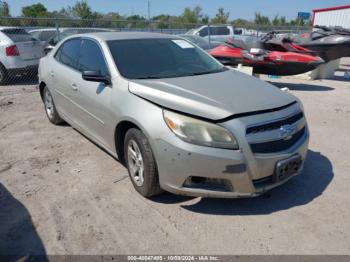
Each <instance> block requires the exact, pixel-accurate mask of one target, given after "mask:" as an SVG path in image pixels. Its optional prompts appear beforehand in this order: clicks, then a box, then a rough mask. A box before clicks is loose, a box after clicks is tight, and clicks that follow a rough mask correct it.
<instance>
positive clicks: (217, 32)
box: [210, 26, 230, 35]
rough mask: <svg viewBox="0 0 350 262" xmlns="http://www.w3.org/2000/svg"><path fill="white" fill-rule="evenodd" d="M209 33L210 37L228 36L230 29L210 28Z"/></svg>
mask: <svg viewBox="0 0 350 262" xmlns="http://www.w3.org/2000/svg"><path fill="white" fill-rule="evenodd" d="M210 33H211V34H212V35H229V34H230V29H228V28H227V27H226V26H225V27H211V28H210Z"/></svg>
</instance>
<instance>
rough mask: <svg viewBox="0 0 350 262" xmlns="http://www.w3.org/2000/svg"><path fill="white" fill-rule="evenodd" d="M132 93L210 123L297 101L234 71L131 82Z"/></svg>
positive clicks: (255, 79) (270, 86) (276, 89)
mask: <svg viewBox="0 0 350 262" xmlns="http://www.w3.org/2000/svg"><path fill="white" fill-rule="evenodd" d="M129 90H130V92H131V93H133V94H135V95H137V96H139V97H142V98H144V99H146V100H149V101H151V102H153V103H155V104H158V105H160V106H163V107H165V108H168V109H172V110H175V111H179V112H183V113H187V114H191V115H194V116H198V117H202V118H206V119H210V120H220V119H224V118H227V117H230V116H232V115H236V114H242V113H249V112H254V111H260V110H268V109H274V108H278V107H283V106H286V105H288V104H289V103H292V102H294V101H295V99H294V97H293V96H292V95H290V94H288V93H287V92H283V91H280V90H279V89H278V88H277V87H275V86H273V85H271V84H268V83H266V82H264V81H261V80H259V79H257V78H255V77H251V76H248V75H246V74H243V73H240V72H236V71H234V70H227V71H224V72H220V73H215V74H207V75H200V76H189V77H178V78H165V79H160V80H154V79H152V80H131V81H130V83H129Z"/></svg>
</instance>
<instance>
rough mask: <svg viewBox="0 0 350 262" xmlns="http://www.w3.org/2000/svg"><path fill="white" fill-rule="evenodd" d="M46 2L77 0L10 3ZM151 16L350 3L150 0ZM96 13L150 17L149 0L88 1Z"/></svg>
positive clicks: (292, 10)
mask: <svg viewBox="0 0 350 262" xmlns="http://www.w3.org/2000/svg"><path fill="white" fill-rule="evenodd" d="M38 2H41V3H43V4H44V5H45V6H46V7H47V9H48V10H49V11H52V10H57V9H60V8H61V7H64V6H68V5H71V6H72V5H74V3H75V2H76V1H75V0H8V1H7V3H8V4H9V5H10V11H11V14H12V15H14V16H17V15H20V14H21V9H22V7H23V6H26V5H31V4H34V3H38ZM150 2H151V16H155V15H158V14H160V13H164V14H170V15H180V14H181V13H182V11H183V9H184V8H185V7H194V6H196V5H200V6H201V7H202V8H203V13H205V14H208V15H209V16H211V17H212V16H214V15H215V13H216V10H217V9H218V8H219V7H224V8H225V9H226V10H227V11H229V12H230V19H236V18H245V19H253V18H254V13H255V12H256V11H260V12H261V13H262V14H264V15H268V16H270V17H273V16H274V15H276V14H279V15H281V16H286V17H287V18H288V19H291V18H293V19H294V18H295V17H296V16H297V13H298V12H311V11H312V9H315V8H323V7H332V6H339V5H346V4H350V1H349V0H337V1H336V0H317V1H315V0H289V1H285V0H150ZM88 3H89V5H90V6H91V7H92V9H93V10H95V11H99V12H103V13H107V12H111V11H115V12H119V13H120V14H125V15H131V14H139V15H143V16H147V0H88Z"/></svg>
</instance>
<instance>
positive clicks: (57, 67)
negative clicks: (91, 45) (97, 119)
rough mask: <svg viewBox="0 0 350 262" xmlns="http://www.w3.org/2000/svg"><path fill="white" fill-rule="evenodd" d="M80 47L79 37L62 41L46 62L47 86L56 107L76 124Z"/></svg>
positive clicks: (77, 121) (77, 119)
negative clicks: (51, 89)
mask: <svg viewBox="0 0 350 262" xmlns="http://www.w3.org/2000/svg"><path fill="white" fill-rule="evenodd" d="M80 47H81V39H80V38H74V39H69V40H67V41H66V42H64V43H63V44H62V45H61V46H60V48H59V49H58V51H57V52H56V54H54V59H52V60H51V61H52V63H50V64H48V65H47V66H48V67H49V68H48V69H49V78H50V80H49V81H48V82H49V83H48V86H49V88H50V87H52V88H53V89H54V90H53V91H54V92H51V93H53V96H54V100H55V103H56V107H57V109H58V111H59V113H60V114H61V115H63V117H64V118H65V119H67V118H68V120H70V122H74V123H75V124H77V125H80V123H79V117H78V115H79V112H78V109H79V105H77V104H76V103H75V100H76V95H77V94H76V93H77V91H78V90H77V87H76V85H75V82H76V79H78V78H81V73H80V72H79V71H78V59H79V52H80Z"/></svg>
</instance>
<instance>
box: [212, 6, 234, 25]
mask: <svg viewBox="0 0 350 262" xmlns="http://www.w3.org/2000/svg"><path fill="white" fill-rule="evenodd" d="M229 16H230V13H229V12H225V9H224V8H223V7H220V8H219V9H218V12H217V14H216V15H215V18H213V19H212V20H211V22H212V23H215V24H227V20H228V18H229Z"/></svg>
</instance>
